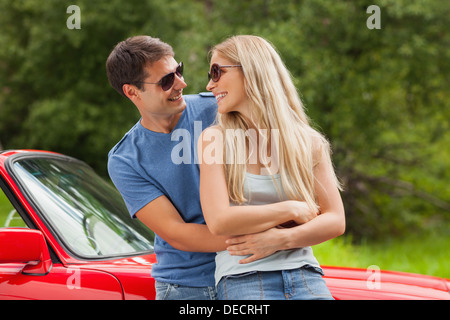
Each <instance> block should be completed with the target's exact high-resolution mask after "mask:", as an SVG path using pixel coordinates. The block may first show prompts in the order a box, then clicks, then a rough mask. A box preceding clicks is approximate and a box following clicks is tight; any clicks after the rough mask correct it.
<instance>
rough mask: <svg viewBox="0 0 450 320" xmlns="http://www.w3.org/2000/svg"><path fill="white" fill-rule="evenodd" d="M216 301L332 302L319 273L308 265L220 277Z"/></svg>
mask: <svg viewBox="0 0 450 320" xmlns="http://www.w3.org/2000/svg"><path fill="white" fill-rule="evenodd" d="M217 297H218V299H219V300H333V297H332V296H331V293H330V290H328V287H327V286H326V284H325V281H324V280H323V279H322V270H321V269H320V268H314V267H311V266H304V267H301V268H298V269H292V270H282V271H252V272H247V273H243V274H238V275H230V276H226V277H223V278H222V279H221V280H220V281H219V283H218V285H217Z"/></svg>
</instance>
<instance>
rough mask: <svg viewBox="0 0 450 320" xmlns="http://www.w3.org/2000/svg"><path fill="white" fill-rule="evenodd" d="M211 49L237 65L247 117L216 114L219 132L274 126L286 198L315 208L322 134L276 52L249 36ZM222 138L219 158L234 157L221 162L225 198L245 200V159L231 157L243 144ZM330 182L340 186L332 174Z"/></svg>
mask: <svg viewBox="0 0 450 320" xmlns="http://www.w3.org/2000/svg"><path fill="white" fill-rule="evenodd" d="M214 53H216V54H218V55H220V56H221V57H223V58H225V59H227V60H229V61H230V62H231V63H232V64H237V65H241V66H242V68H240V69H242V72H243V74H244V86H245V92H246V95H247V97H248V99H249V101H250V103H251V110H252V119H251V121H252V122H253V123H248V121H247V120H248V119H246V118H244V117H242V115H241V114H240V113H238V112H230V113H225V114H218V116H217V124H218V126H219V128H220V129H221V130H222V132H226V131H227V130H229V129H232V130H234V131H237V130H239V129H241V131H242V129H243V130H244V131H245V130H249V129H250V128H251V127H252V126H256V128H257V129H258V130H260V131H261V129H265V130H267V131H266V132H267V137H271V132H272V130H273V129H278V133H279V139H277V140H278V143H277V145H276V152H277V156H278V161H279V163H278V168H279V174H280V178H281V185H282V187H283V189H284V192H285V194H286V196H287V197H288V198H289V199H295V200H301V201H306V203H307V204H308V206H309V207H310V208H311V209H312V210H317V209H318V205H317V202H316V197H315V192H314V184H315V179H314V174H313V168H314V166H315V164H316V163H317V162H318V161H319V160H320V156H319V157H314V156H313V154H315V155H317V154H319V155H321V154H322V152H324V153H325V154H326V158H327V159H328V161H329V164H330V165H331V158H330V146H329V143H328V141H327V140H326V139H325V137H324V136H323V135H321V134H320V133H319V132H317V131H316V130H314V129H313V128H312V127H311V126H310V124H309V119H308V117H307V115H306V114H305V111H304V107H303V104H302V102H301V99H300V97H299V95H298V93H297V90H296V88H295V86H294V84H293V81H292V78H291V75H290V73H289V71H288V70H287V68H286V66H285V65H284V63H283V61H282V60H281V58H280V56H279V54H278V53H277V52H276V50H275V49H274V47H273V46H272V45H271V44H270V43H269V42H268V41H266V40H265V39H263V38H261V37H258V36H252V35H239V36H233V37H231V38H228V39H227V40H225V41H224V42H222V43H220V44H218V45H216V46H215V47H214V48H213V49H212V50H211V52H210V54H211V55H212V54H214ZM265 130H264V131H265ZM223 137H224V140H225V141H224V159H225V157H226V156H227V155H228V156H229V155H230V154H233V155H234V158H235V159H234V161H229V160H228V161H224V166H225V176H226V179H227V185H228V193H229V197H230V200H231V201H233V202H235V203H238V204H242V203H244V202H245V201H246V199H245V197H244V179H245V171H246V164H245V163H244V164H243V163H242V162H239V161H237V157H238V154H239V153H240V152H246V145H245V143H242V140H241V139H236V137H234V136H232V135H226V134H224V135H223ZM232 160H233V159H232ZM335 178H336V177H335ZM336 185H337V186H338V187H340V185H339V182H338V180H337V178H336Z"/></svg>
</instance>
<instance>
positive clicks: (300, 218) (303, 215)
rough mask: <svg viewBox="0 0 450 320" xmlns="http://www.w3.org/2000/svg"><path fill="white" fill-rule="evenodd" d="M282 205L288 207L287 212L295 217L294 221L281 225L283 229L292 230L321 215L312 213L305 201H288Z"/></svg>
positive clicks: (315, 212) (317, 212) (316, 212)
mask: <svg viewBox="0 0 450 320" xmlns="http://www.w3.org/2000/svg"><path fill="white" fill-rule="evenodd" d="M282 203H283V205H285V206H286V210H287V211H289V212H291V213H292V214H293V215H294V219H293V220H291V221H287V222H285V223H283V224H281V225H280V226H281V227H283V228H292V227H295V226H296V225H300V224H304V223H306V222H308V221H310V220H312V219H314V218H315V217H317V216H318V214H319V211H312V210H311V209H310V208H309V207H308V205H307V204H306V202H304V201H296V200H288V201H284V202H282Z"/></svg>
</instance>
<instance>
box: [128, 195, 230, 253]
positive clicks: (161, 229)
mask: <svg viewBox="0 0 450 320" xmlns="http://www.w3.org/2000/svg"><path fill="white" fill-rule="evenodd" d="M136 217H137V218H138V219H139V220H140V221H142V222H143V223H144V224H145V225H146V226H147V227H148V228H150V229H151V230H152V231H153V232H155V233H156V234H158V236H160V237H161V238H163V239H164V240H165V241H167V242H168V243H169V244H170V245H171V246H172V247H174V248H176V249H178V250H182V251H191V252H216V251H221V250H225V248H226V245H225V240H226V237H222V236H215V235H213V234H212V233H211V232H210V231H209V229H208V227H207V226H206V225H204V224H196V223H186V222H184V220H183V219H182V218H181V216H180V214H179V213H178V211H177V210H176V208H175V207H174V206H173V204H172V203H171V202H170V201H169V199H167V197H165V196H160V197H158V198H156V199H155V200H153V201H151V202H150V203H149V204H147V205H146V206H145V207H143V208H142V209H141V210H139V211H138V212H137V213H136Z"/></svg>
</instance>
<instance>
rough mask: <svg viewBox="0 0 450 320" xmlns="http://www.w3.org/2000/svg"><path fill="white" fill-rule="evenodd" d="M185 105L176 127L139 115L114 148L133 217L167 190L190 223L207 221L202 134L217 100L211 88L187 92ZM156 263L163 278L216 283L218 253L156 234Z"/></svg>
mask: <svg viewBox="0 0 450 320" xmlns="http://www.w3.org/2000/svg"><path fill="white" fill-rule="evenodd" d="M184 99H185V101H186V109H185V110H184V111H183V113H182V114H181V117H180V119H179V120H178V123H177V124H176V126H175V128H174V129H173V131H172V132H171V133H167V134H166V133H160V132H153V131H150V130H148V129H146V128H144V127H143V126H142V125H141V122H140V121H138V122H137V123H136V125H134V126H133V128H131V130H130V131H128V133H126V134H125V136H124V137H123V138H122V140H120V141H119V143H118V144H117V145H116V146H115V147H114V148H113V149H111V151H110V152H109V155H108V172H109V175H110V177H111V179H112V181H113V182H114V184H115V186H116V188H117V189H118V190H119V191H120V193H121V194H122V197H123V199H124V201H125V204H126V205H127V208H128V210H129V212H130V214H131V216H132V217H133V218H134V217H135V214H136V212H138V211H139V210H140V209H142V208H143V207H144V206H145V205H147V204H148V203H150V202H151V201H153V200H154V199H156V198H158V197H160V196H162V195H164V196H166V197H167V198H168V199H169V200H170V201H171V202H172V204H173V205H174V207H175V208H176V209H177V210H178V212H179V213H180V215H181V217H182V218H183V220H184V221H185V222H187V223H199V224H205V219H204V218H203V213H202V208H201V205H200V192H199V185H200V171H199V166H198V161H197V140H198V137H199V135H200V134H201V132H202V130H204V129H206V128H207V127H209V126H210V125H211V124H212V123H213V122H214V120H215V117H216V113H217V103H216V99H215V98H214V96H213V95H212V94H210V93H201V94H199V95H187V96H184ZM154 247H155V253H156V258H157V263H156V264H155V265H153V267H152V276H153V277H154V278H155V279H156V280H158V281H161V282H168V283H173V284H179V285H185V286H192V287H205V286H213V285H214V270H215V262H214V258H215V255H216V253H215V252H212V253H201V252H186V251H180V250H178V249H175V248H173V247H172V246H171V245H170V244H169V243H167V242H166V241H164V240H163V239H162V238H161V237H159V236H158V235H155V244H154Z"/></svg>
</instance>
